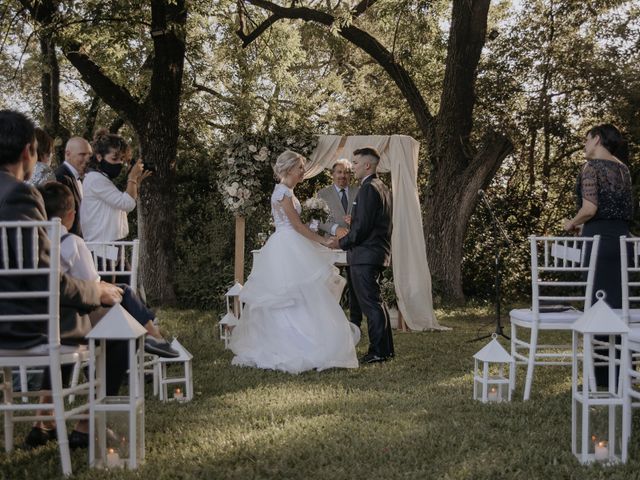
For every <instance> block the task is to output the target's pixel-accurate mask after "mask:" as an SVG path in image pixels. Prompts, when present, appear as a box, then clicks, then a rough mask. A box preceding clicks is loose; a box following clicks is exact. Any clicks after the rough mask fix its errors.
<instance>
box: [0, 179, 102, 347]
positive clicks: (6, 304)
mask: <svg viewBox="0 0 640 480" xmlns="http://www.w3.org/2000/svg"><path fill="white" fill-rule="evenodd" d="M46 219H47V215H46V213H45V210H44V202H43V200H42V195H40V192H38V190H37V189H36V188H34V187H32V186H30V185H27V184H26V183H24V182H21V181H19V180H18V179H17V178H15V177H14V176H13V175H11V174H10V173H8V172H5V171H1V170H0V220H7V221H15V220H35V221H43V220H46ZM14 243H15V242H12V241H11V239H10V241H9V261H10V262H13V261H15V260H14V258H15V253H14V252H15V250H14V248H15V245H14ZM23 245H24V247H23V248H25V249H26V250H27V251H28V250H30V249H31V239H30V238H24V239H23ZM1 249H2V246H1V245H0V250H1ZM0 253H2V252H1V251H0ZM38 254H39V255H38V264H39V265H40V266H47V265H49V237H48V236H47V232H46V231H45V230H44V229H41V230H40V231H39V232H38ZM46 282H47V278H46V277H34V276H28V275H26V276H19V277H11V278H9V277H6V276H1V277H0V291H2V292H10V291H19V290H45V289H46ZM98 306H100V292H99V290H98V286H97V283H95V282H89V281H84V280H77V279H74V278H71V277H69V276H67V275H65V274H61V275H60V337H61V339H62V340H63V343H71V344H76V343H79V342H81V341H82V339H83V337H84V336H85V335H86V334H87V333H88V332H89V330H90V329H91V323H90V321H89V317H88V315H86V313H88V312H89V311H91V310H93V309H95V308H97V307H98ZM0 311H2V313H5V314H11V313H16V314H29V313H44V312H46V301H45V300H36V301H34V300H25V301H20V300H0ZM45 342H47V325H46V322H42V321H38V322H28V321H27V322H14V323H9V322H3V323H1V324H0V348H10V349H13V348H15V349H21V348H31V347H35V346H36V345H39V344H41V343H45Z"/></svg>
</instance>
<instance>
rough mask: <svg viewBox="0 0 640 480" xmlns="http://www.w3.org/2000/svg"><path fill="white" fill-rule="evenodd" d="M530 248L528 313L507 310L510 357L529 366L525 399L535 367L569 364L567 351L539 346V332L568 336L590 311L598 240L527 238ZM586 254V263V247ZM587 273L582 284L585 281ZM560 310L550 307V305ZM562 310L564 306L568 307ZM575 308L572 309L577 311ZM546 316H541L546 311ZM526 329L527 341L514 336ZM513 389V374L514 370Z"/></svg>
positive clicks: (557, 346) (560, 346)
mask: <svg viewBox="0 0 640 480" xmlns="http://www.w3.org/2000/svg"><path fill="white" fill-rule="evenodd" d="M529 241H530V246H531V297H532V298H531V308H528V309H515V310H511V312H510V313H509V316H510V317H511V355H512V356H513V358H514V359H515V361H516V364H520V365H522V364H526V365H527V375H526V380H525V387H524V400H528V399H529V397H530V395H531V385H532V383H533V372H534V368H535V366H536V365H540V366H542V365H571V346H570V345H569V343H566V344H545V345H539V344H538V336H539V332H540V331H543V330H561V331H562V330H564V331H570V330H571V325H572V323H573V322H574V321H575V320H576V319H577V318H578V317H579V316H580V315H581V314H582V310H583V309H588V308H589V307H590V306H591V299H592V293H593V280H594V274H595V267H596V259H597V255H598V245H599V242H600V236H599V235H596V236H595V237H536V236H531V237H529ZM589 246H590V247H591V249H590V255H589V258H587V255H586V253H587V250H588V249H589V248H588V247H589ZM585 274H586V279H585V278H584V277H585ZM551 302H553V303H556V304H557V303H560V304H561V305H560V306H553V307H552V306H550V303H551ZM564 305H567V306H566V307H565V306H564ZM574 306H575V307H577V308H575V307H574ZM547 309H548V310H550V311H545V310H547ZM518 329H524V330H529V339H528V340H527V339H526V338H520V337H518ZM511 371H512V375H511V382H510V383H511V389H512V390H513V389H515V381H516V379H515V377H516V369H515V368H514V369H512V370H511Z"/></svg>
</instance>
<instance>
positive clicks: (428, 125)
mask: <svg viewBox="0 0 640 480" xmlns="http://www.w3.org/2000/svg"><path fill="white" fill-rule="evenodd" d="M247 1H248V2H249V3H251V4H253V5H256V6H258V7H261V8H264V9H265V10H268V11H270V12H271V13H272V14H273V15H277V16H278V17H280V18H290V19H298V20H303V21H305V22H316V23H320V24H322V25H326V26H331V25H332V24H333V23H334V22H335V17H334V16H332V15H330V14H328V13H325V12H321V11H319V10H314V9H311V8H308V7H282V6H280V5H276V4H275V3H273V2H270V1H267V0H247ZM374 2H375V0H369V1H368V2H366V1H365V3H366V6H371V5H373V3H374ZM362 3H363V2H360V4H362ZM360 4H359V5H360ZM356 8H357V7H356ZM361 8H364V6H363V7H361ZM363 11H364V10H363ZM263 31H264V30H263ZM338 33H339V34H340V36H342V37H343V38H345V39H346V40H348V41H349V42H350V43H352V44H353V45H355V46H357V47H358V48H360V49H361V50H363V51H364V52H365V53H367V54H368V55H369V56H371V57H372V58H373V59H374V60H375V61H376V62H377V63H378V64H379V65H380V66H381V67H382V68H383V69H384V70H385V71H386V72H387V74H388V75H389V76H390V77H391V78H392V79H393V81H394V82H395V83H396V85H397V86H398V88H399V89H400V91H401V92H402V95H403V96H404V97H405V99H406V100H407V103H408V104H409V107H410V108H411V111H412V112H413V115H414V117H415V118H416V121H417V123H418V126H419V127H420V130H421V131H422V132H423V134H424V135H425V138H433V136H434V121H433V116H432V115H431V113H430V111H429V108H428V106H427V104H426V102H425V101H424V98H423V97H422V95H421V94H420V92H419V90H418V87H417V86H416V84H415V82H414V81H413V79H412V78H411V76H410V75H409V73H408V72H407V71H406V70H405V69H404V67H403V66H402V65H400V64H399V63H397V62H396V61H395V59H394V58H393V55H392V54H391V53H390V52H389V51H388V50H387V49H386V48H385V47H384V46H383V45H382V44H381V43H380V42H378V40H377V39H376V38H374V37H373V36H372V35H370V34H369V33H367V32H365V31H364V30H361V29H359V28H357V27H355V26H353V25H348V26H345V27H341V28H340V29H339V30H338ZM249 35H251V34H249ZM256 38H257V37H256ZM254 39H255V38H254Z"/></svg>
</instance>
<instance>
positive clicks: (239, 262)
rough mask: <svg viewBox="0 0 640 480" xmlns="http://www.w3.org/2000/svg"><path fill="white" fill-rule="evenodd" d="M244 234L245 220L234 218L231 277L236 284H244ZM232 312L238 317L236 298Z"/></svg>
mask: <svg viewBox="0 0 640 480" xmlns="http://www.w3.org/2000/svg"><path fill="white" fill-rule="evenodd" d="M244 233H245V218H244V217H242V216H240V215H237V216H236V249H235V260H234V265H233V266H234V272H233V276H234V278H235V281H236V283H239V284H241V285H242V284H244ZM233 310H234V314H235V315H236V317H238V316H239V315H240V300H239V298H238V297H236V298H235V299H234V302H233Z"/></svg>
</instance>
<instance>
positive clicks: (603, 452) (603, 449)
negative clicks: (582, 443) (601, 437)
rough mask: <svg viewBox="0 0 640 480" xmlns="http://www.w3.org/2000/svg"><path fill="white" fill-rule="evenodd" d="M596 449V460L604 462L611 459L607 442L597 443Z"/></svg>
mask: <svg viewBox="0 0 640 480" xmlns="http://www.w3.org/2000/svg"><path fill="white" fill-rule="evenodd" d="M595 448H596V460H597V461H599V462H602V461H604V460H608V459H609V449H608V448H607V442H604V441H602V442H597V443H596V445H595Z"/></svg>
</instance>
